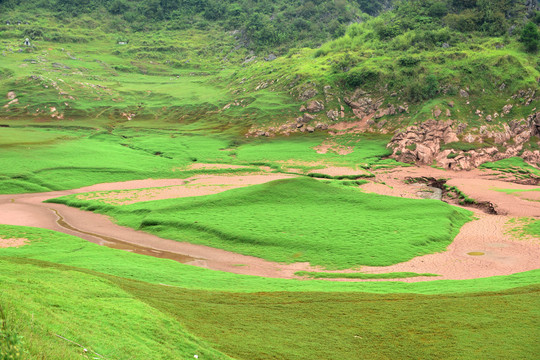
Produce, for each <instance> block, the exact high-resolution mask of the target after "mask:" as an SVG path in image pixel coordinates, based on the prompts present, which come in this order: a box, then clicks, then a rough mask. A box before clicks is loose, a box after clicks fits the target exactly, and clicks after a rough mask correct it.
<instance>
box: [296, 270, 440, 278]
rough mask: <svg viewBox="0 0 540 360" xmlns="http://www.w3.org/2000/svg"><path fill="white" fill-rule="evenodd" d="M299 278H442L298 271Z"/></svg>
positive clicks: (411, 273)
mask: <svg viewBox="0 0 540 360" xmlns="http://www.w3.org/2000/svg"><path fill="white" fill-rule="evenodd" d="M294 275H297V276H305V277H309V278H312V279H363V280H370V279H405V278H411V277H417V276H440V275H437V274H418V273H414V272H392V273H382V274H366V273H328V272H315V271H297V272H295V273H294Z"/></svg>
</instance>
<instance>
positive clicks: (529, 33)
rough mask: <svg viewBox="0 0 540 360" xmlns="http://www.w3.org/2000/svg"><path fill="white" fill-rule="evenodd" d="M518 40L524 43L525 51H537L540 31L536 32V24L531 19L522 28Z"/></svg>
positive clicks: (539, 43)
mask: <svg viewBox="0 0 540 360" xmlns="http://www.w3.org/2000/svg"><path fill="white" fill-rule="evenodd" d="M519 41H521V42H522V43H523V45H525V50H526V51H527V52H530V53H533V52H536V51H538V48H539V47H540V33H539V32H538V26H536V25H535V24H534V23H533V22H532V21H529V22H528V23H527V25H525V27H524V28H523V31H522V32H521V37H520V38H519Z"/></svg>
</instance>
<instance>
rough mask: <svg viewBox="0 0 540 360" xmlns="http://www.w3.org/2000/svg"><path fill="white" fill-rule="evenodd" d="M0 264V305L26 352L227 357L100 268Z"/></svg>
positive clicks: (75, 355) (78, 355) (56, 356)
mask: <svg viewBox="0 0 540 360" xmlns="http://www.w3.org/2000/svg"><path fill="white" fill-rule="evenodd" d="M0 267H1V269H2V271H1V274H0V283H1V284H2V288H3V289H2V292H1V293H0V303H1V304H2V306H3V308H4V310H5V312H6V313H7V314H8V315H9V317H10V320H11V321H10V323H11V326H12V327H13V328H15V329H16V330H17V333H18V334H19V336H23V340H22V347H23V349H24V350H25V352H26V353H27V354H28V355H27V356H28V358H38V357H39V358H44V359H80V358H81V357H84V356H85V352H84V350H83V349H84V348H86V349H87V350H88V355H89V356H90V358H95V357H96V356H97V354H99V355H102V356H104V357H105V358H107V359H126V360H127V359H148V358H152V359H173V358H175V359H181V358H183V359H188V358H193V355H194V354H199V356H201V357H202V358H210V359H228V357H227V356H225V355H224V354H221V353H220V352H218V351H216V350H213V349H212V347H211V346H210V345H208V344H206V343H204V342H202V341H200V340H198V339H197V338H195V337H193V336H192V335H190V334H189V333H188V332H187V331H186V330H185V329H184V327H183V326H182V325H181V324H180V323H179V322H178V321H177V320H176V319H174V318H172V317H171V316H169V315H167V314H165V313H162V312H161V311H159V310H157V309H155V308H153V307H151V306H149V305H148V304H146V303H144V302H142V301H140V300H138V299H137V298H136V297H134V296H133V295H132V294H130V293H129V292H126V291H125V290H123V289H122V288H121V287H119V286H118V285H116V284H115V283H114V282H113V281H111V280H110V279H109V278H107V277H104V276H102V275H100V274H95V273H89V272H84V271H80V270H78V269H76V268H69V267H61V266H55V265H54V264H49V263H41V262H36V261H23V262H20V261H13V260H10V259H7V260H6V259H2V260H1V261H0ZM57 335H59V336H62V337H64V338H66V339H68V340H70V341H72V342H75V343H77V344H80V345H81V346H82V347H79V346H77V345H74V344H73V343H72V342H70V341H67V340H64V339H61V338H60V337H58V336H57ZM41 356H43V357H41ZM25 358H26V357H25ZM100 358H101V357H100Z"/></svg>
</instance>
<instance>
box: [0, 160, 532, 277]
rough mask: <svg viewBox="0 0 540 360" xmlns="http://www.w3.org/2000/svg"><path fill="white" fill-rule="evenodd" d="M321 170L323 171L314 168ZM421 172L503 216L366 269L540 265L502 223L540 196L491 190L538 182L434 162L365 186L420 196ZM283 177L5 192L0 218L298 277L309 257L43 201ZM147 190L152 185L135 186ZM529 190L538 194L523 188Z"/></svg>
mask: <svg viewBox="0 0 540 360" xmlns="http://www.w3.org/2000/svg"><path fill="white" fill-rule="evenodd" d="M327 170H328V169H327ZM340 170H341V169H340ZM348 170H350V169H348ZM328 171H329V172H330V173H331V174H337V172H334V170H332V169H331V170H328ZM316 172H322V171H321V170H317V171H316ZM422 176H426V177H434V178H447V179H450V180H449V181H448V183H450V184H452V185H456V186H458V187H459V188H460V189H461V190H462V191H464V192H465V193H466V194H467V195H468V196H470V197H471V198H474V199H477V200H484V199H486V200H487V201H491V202H492V203H494V204H495V207H496V208H497V209H498V210H499V211H501V212H504V213H505V215H487V214H484V213H482V212H481V211H480V210H475V214H476V217H478V220H475V221H472V222H470V223H468V224H466V225H465V226H464V227H463V228H462V230H461V232H460V233H459V235H458V236H457V237H456V239H455V241H454V242H453V243H452V244H451V245H450V246H449V248H448V251H445V252H443V253H439V254H431V255H425V256H421V257H417V258H414V259H412V260H410V261H407V262H404V263H400V264H396V265H393V266H389V267H363V268H362V269H361V270H362V271H364V272H368V273H383V272H384V273H386V272H398V271H410V272H418V273H435V274H440V275H441V276H440V277H436V278H433V277H418V278H410V279H399V280H400V281H426V280H435V279H469V278H477V277H487V276H495V275H507V274H512V273H516V272H521V271H527V270H532V269H537V268H540V241H538V239H535V240H534V239H533V240H531V239H516V238H512V237H511V236H510V235H507V234H506V233H507V230H508V229H507V228H506V227H505V226H507V225H505V224H506V223H507V221H508V220H509V219H510V218H511V217H512V216H514V217H517V216H528V217H539V216H540V215H539V214H540V212H539V211H540V202H533V201H528V200H524V199H522V198H521V197H520V196H516V195H515V194H505V193H502V192H498V191H495V190H493V189H495V188H504V189H509V188H510V189H511V188H516V189H532V188H534V187H533V186H527V185H516V184H513V183H509V182H501V181H500V180H499V179H497V177H496V176H494V175H491V173H490V172H485V171H481V170H474V171H470V172H452V171H442V170H439V169H433V168H430V167H414V168H413V167H411V168H400V169H392V170H379V171H377V172H376V179H375V182H374V183H371V184H366V185H364V186H363V188H364V189H365V190H367V191H372V192H376V193H379V194H384V195H392V196H403V197H411V198H419V197H422V193H423V192H425V191H429V189H428V188H427V187H426V186H425V185H421V184H410V185H408V184H405V183H404V181H403V180H404V179H406V178H409V177H422ZM286 177H291V176H290V175H283V174H266V175H245V176H230V175H229V176H216V175H212V176H208V175H205V176H199V177H196V178H191V179H184V180H178V179H172V180H171V179H167V180H153V179H148V180H137V181H129V182H122V183H109V184H99V185H94V186H89V187H85V188H81V189H75V190H67V191H56V192H49V193H38V194H20V195H0V214H1V216H0V223H2V224H12V225H26V226H35V227H43V228H48V229H52V230H56V231H61V232H64V233H68V234H72V235H75V236H79V237H81V238H84V239H86V240H89V241H92V242H95V243H98V244H101V245H106V246H110V247H115V248H121V249H124V250H128V251H133V252H137V253H143V254H147V255H152V256H157V257H162V258H170V259H174V260H177V261H181V262H184V263H187V264H192V265H196V266H201V267H206V268H210V269H215V270H222V271H228V272H232V273H238V274H249V275H259V276H267V277H280V278H293V277H294V272H296V271H300V270H305V271H320V270H321V269H318V268H315V267H311V266H309V264H306V263H295V264H290V265H287V264H279V263H273V262H269V261H265V260H262V259H259V258H255V257H251V256H244V255H240V254H236V253H232V252H228V251H224V250H220V249H214V248H210V247H207V246H201V245H193V244H189V243H182V242H177V241H172V240H167V239H161V238H159V237H156V236H153V235H150V234H147V233H144V232H141V231H136V230H133V229H129V228H125V227H121V226H118V225H116V224H114V223H113V222H111V221H110V219H108V218H107V217H106V216H103V215H99V214H94V213H90V212H85V211H81V210H79V209H75V208H70V207H67V206H64V205H60V204H45V203H42V201H44V200H46V199H50V198H54V197H59V196H63V195H68V194H77V193H84V192H89V191H110V190H133V191H132V192H130V191H127V192H126V191H121V192H118V193H117V194H123V195H118V196H119V197H118V199H120V200H121V201H143V200H148V199H157V198H167V197H178V196H197V195H205V194H209V193H216V192H219V191H225V190H228V189H230V188H232V187H239V186H248V185H253V184H259V183H263V182H266V181H272V180H275V179H279V178H286ZM142 188H154V189H143V190H135V189H142ZM530 193H534V192H528V193H526V194H527V195H528V194H530ZM126 194H129V195H130V196H133V198H129V197H128V196H127V195H126ZM519 194H520V195H521V194H523V193H519ZM105 195H106V194H103V196H104V199H106V197H105ZM107 196H109V195H107ZM115 196H117V195H115ZM533 196H534V195H533ZM128 198H129V200H128ZM475 254H476V255H475ZM355 271H358V270H355ZM353 281H362V280H353ZM364 281H365V280H364Z"/></svg>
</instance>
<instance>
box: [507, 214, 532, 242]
mask: <svg viewBox="0 0 540 360" xmlns="http://www.w3.org/2000/svg"><path fill="white" fill-rule="evenodd" d="M508 223H509V224H511V225H512V228H511V229H510V231H509V233H510V234H511V235H513V236H515V237H517V238H533V239H536V240H538V239H540V220H538V219H535V218H527V217H524V218H512V219H510V220H509V221H508Z"/></svg>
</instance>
